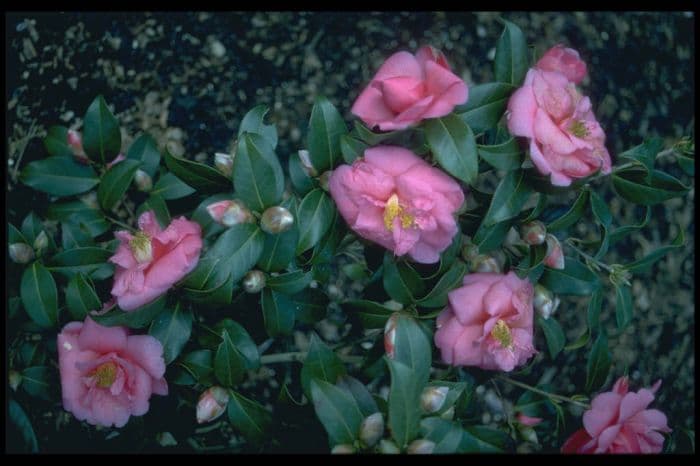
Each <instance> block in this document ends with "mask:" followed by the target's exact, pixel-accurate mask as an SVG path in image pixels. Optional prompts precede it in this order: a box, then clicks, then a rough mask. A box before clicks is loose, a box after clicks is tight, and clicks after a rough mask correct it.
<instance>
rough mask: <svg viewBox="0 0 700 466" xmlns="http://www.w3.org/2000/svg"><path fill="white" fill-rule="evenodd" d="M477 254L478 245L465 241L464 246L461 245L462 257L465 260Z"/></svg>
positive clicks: (469, 259)
mask: <svg viewBox="0 0 700 466" xmlns="http://www.w3.org/2000/svg"><path fill="white" fill-rule="evenodd" d="M478 255H479V246H477V245H476V244H474V243H470V242H467V243H466V244H465V245H464V246H462V259H464V260H465V261H471V260H472V259H474V258H475V257H476V256H478Z"/></svg>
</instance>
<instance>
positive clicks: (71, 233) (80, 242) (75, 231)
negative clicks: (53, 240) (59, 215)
mask: <svg viewBox="0 0 700 466" xmlns="http://www.w3.org/2000/svg"><path fill="white" fill-rule="evenodd" d="M94 245H95V241H93V239H92V236H90V231H89V230H88V229H87V227H86V226H85V225H84V224H82V223H76V222H72V221H70V222H63V223H61V246H63V249H74V248H80V247H89V246H94Z"/></svg>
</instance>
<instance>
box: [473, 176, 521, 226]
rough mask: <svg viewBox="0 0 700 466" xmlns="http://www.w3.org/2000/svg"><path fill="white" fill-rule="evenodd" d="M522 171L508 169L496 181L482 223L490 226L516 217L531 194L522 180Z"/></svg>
mask: <svg viewBox="0 0 700 466" xmlns="http://www.w3.org/2000/svg"><path fill="white" fill-rule="evenodd" d="M524 179H525V173H524V172H523V171H509V172H508V173H506V175H505V176H504V177H503V178H502V179H501V182H500V183H498V187H497V188H496V191H495V192H494V193H493V199H491V205H489V210H488V211H487V212H486V215H485V216H484V220H483V224H484V225H486V226H491V225H494V224H496V223H499V222H502V221H504V220H509V219H511V218H513V217H516V216H517V215H518V214H519V213H520V210H521V209H522V207H523V205H525V203H526V202H527V200H528V199H529V198H530V195H531V194H532V189H531V188H530V187H529V186H527V184H526V183H525V182H524Z"/></svg>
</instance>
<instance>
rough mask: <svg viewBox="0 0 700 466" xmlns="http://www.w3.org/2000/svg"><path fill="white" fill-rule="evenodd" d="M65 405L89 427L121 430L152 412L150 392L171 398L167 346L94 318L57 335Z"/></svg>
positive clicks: (73, 325)
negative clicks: (166, 375) (111, 427)
mask: <svg viewBox="0 0 700 466" xmlns="http://www.w3.org/2000/svg"><path fill="white" fill-rule="evenodd" d="M58 364H59V369H60V372H61V391H62V396H63V407H64V408H65V409H66V410H67V411H70V412H71V413H73V415H74V416H75V417H76V418H78V419H80V420H81V421H82V420H85V421H87V422H88V423H90V424H94V425H100V426H105V427H110V426H112V425H114V426H115V427H122V426H124V424H126V422H127V421H128V420H129V416H142V415H144V414H146V412H148V408H149V405H148V400H149V399H150V398H151V394H153V393H155V394H156V395H167V394H168V384H167V382H166V381H165V379H164V378H163V375H164V374H165V361H164V360H163V346H162V345H161V343H160V342H159V341H158V340H157V339H155V338H154V337H152V336H150V335H129V330H128V329H127V328H126V327H103V326H101V325H99V324H97V323H95V322H94V321H93V320H92V319H91V318H90V317H87V318H86V319H85V322H70V323H69V324H67V325H66V326H65V327H63V330H62V331H61V333H60V334H59V335H58Z"/></svg>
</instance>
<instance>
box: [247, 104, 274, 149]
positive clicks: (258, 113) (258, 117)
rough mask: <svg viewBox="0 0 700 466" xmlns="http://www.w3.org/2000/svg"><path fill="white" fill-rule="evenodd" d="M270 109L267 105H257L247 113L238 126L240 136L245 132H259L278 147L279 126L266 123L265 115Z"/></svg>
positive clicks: (272, 144)
mask: <svg viewBox="0 0 700 466" xmlns="http://www.w3.org/2000/svg"><path fill="white" fill-rule="evenodd" d="M268 111H269V109H268V108H267V106H265V105H257V106H255V107H253V108H252V109H250V110H249V111H248V113H246V114H245V116H244V117H243V120H241V124H240V126H239V127H238V137H239V138H240V137H241V136H242V135H243V133H253V134H259V135H260V136H262V137H264V138H265V139H267V141H268V142H269V143H270V145H271V146H272V148H273V149H274V148H275V147H277V128H276V127H275V125H266V124H265V122H264V121H265V115H266V114H267V112H268Z"/></svg>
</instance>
